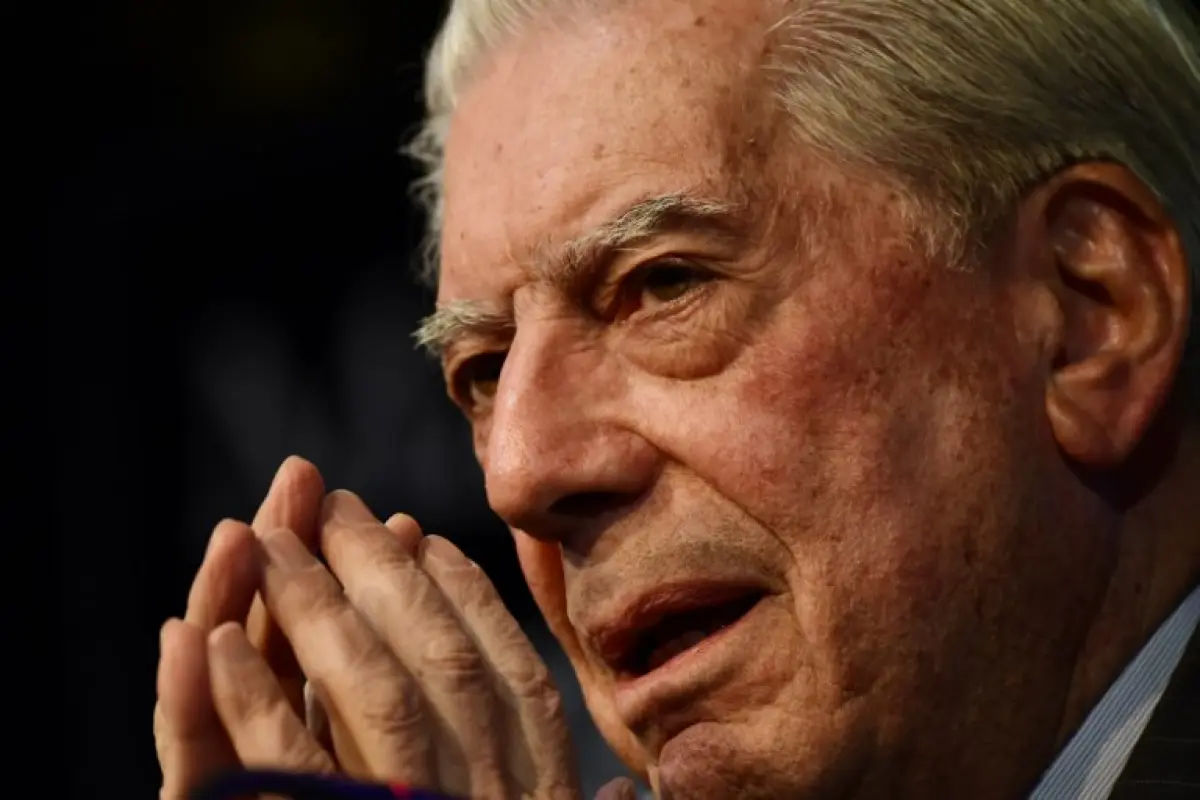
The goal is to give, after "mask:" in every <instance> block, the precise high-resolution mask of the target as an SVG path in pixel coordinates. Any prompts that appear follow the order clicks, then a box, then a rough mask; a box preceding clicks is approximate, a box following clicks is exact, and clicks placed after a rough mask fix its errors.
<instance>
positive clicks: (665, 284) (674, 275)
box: [629, 262, 713, 312]
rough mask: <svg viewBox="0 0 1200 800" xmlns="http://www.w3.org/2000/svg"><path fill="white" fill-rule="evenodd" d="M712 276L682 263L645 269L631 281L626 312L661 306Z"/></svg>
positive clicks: (669, 263)
mask: <svg viewBox="0 0 1200 800" xmlns="http://www.w3.org/2000/svg"><path fill="white" fill-rule="evenodd" d="M712 277H713V276H712V273H710V272H707V271H705V270H703V269H701V268H699V267H695V266H692V265H691V264H686V263H682V262H665V263H660V264H652V265H648V266H646V267H644V268H642V269H641V270H639V271H638V273H637V274H636V275H635V276H634V278H633V286H632V291H631V292H630V294H631V295H632V296H631V297H630V300H631V301H633V303H634V304H635V305H636V306H637V308H632V309H629V311H630V312H633V311H638V310H641V309H646V308H654V307H655V306H661V305H665V304H667V303H670V302H673V301H675V300H678V299H679V298H681V297H683V296H684V295H686V294H687V293H688V292H691V291H692V290H694V289H696V288H697V287H699V286H701V285H702V284H705V283H708V282H709V281H710V280H712Z"/></svg>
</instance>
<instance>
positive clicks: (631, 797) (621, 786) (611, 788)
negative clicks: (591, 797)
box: [596, 778, 637, 800]
mask: <svg viewBox="0 0 1200 800" xmlns="http://www.w3.org/2000/svg"><path fill="white" fill-rule="evenodd" d="M596 800H637V786H636V785H634V783H633V781H631V780H630V779H629V778H616V779H614V780H611V781H609V782H608V783H606V784H604V785H603V786H601V787H600V791H598V792H596Z"/></svg>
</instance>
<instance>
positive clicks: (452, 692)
mask: <svg viewBox="0 0 1200 800" xmlns="http://www.w3.org/2000/svg"><path fill="white" fill-rule="evenodd" d="M402 522H403V521H402V520H395V519H393V522H392V526H388V527H385V526H384V525H383V524H382V523H380V522H379V520H378V519H376V518H375V516H374V515H373V514H372V513H371V511H370V510H369V509H368V508H367V507H366V506H365V505H364V504H363V502H362V501H361V500H360V499H359V498H358V497H356V496H355V495H354V494H352V493H350V492H343V491H338V492H333V493H331V494H330V495H329V496H328V497H327V498H325V506H324V511H323V515H322V526H321V547H322V552H323V553H324V554H325V558H326V560H327V561H328V562H329V566H330V568H331V569H332V570H333V572H334V574H336V575H337V576H338V579H339V580H340V581H341V582H342V585H343V586H344V587H345V592H346V596H347V597H349V598H350V601H351V602H352V603H353V604H354V606H355V607H356V608H357V609H359V611H361V612H362V614H363V616H364V617H366V618H367V620H368V621H369V622H370V623H371V626H372V627H373V628H374V629H375V630H376V631H378V632H379V635H380V636H381V637H382V638H383V639H384V641H386V642H387V644H388V645H389V646H390V647H391V649H392V652H394V653H395V654H396V656H397V657H398V658H399V659H400V661H401V663H403V664H404V665H405V666H406V667H407V668H408V669H409V671H410V672H411V673H412V674H413V676H414V677H415V678H416V680H417V682H418V683H419V684H420V687H421V692H422V693H423V694H424V695H425V698H426V700H427V701H428V703H429V706H430V707H431V709H432V710H433V712H434V713H435V714H436V716H437V717H438V718H439V719H440V720H441V721H442V723H443V725H444V727H445V728H446V729H447V730H448V731H449V732H450V734H451V735H452V736H453V738H454V740H455V742H456V744H457V745H458V747H459V749H460V750H461V752H462V754H463V758H464V760H465V764H462V763H460V764H450V763H448V762H447V763H443V764H442V765H441V767H442V769H441V774H442V775H443V777H444V778H448V777H450V776H451V773H453V772H459V773H461V772H462V771H463V770H465V775H463V777H465V778H466V780H467V785H466V786H463V787H459V786H458V785H453V786H450V785H449V784H448V785H447V788H452V790H453V791H455V792H459V793H463V792H465V793H467V794H469V795H471V796H473V797H503V796H508V795H511V794H512V792H510V791H508V790H507V787H506V783H507V778H508V776H507V775H506V773H507V771H508V770H506V768H505V764H506V759H505V745H504V739H505V738H506V737H505V736H504V735H503V730H504V722H505V720H504V718H503V716H502V710H503V709H502V706H501V704H500V703H499V702H498V698H497V696H496V688H495V683H494V677H493V676H492V674H491V671H490V669H489V668H488V664H487V661H486V660H485V659H484V658H483V655H482V654H481V653H480V652H479V649H478V648H477V647H476V646H475V643H474V641H473V640H472V639H471V637H470V635H468V634H467V632H466V631H465V630H464V629H463V627H462V624H461V622H460V621H459V619H458V617H457V615H456V614H455V613H454V610H453V609H452V608H451V607H450V604H449V603H448V602H447V600H446V598H445V597H443V596H442V593H441V592H440V591H439V590H438V588H437V584H435V583H434V582H433V581H432V580H431V579H430V577H429V576H428V575H426V574H425V573H424V572H423V571H422V570H421V568H420V566H419V565H418V564H417V562H416V559H415V558H414V557H413V554H412V552H411V551H410V550H408V549H407V547H406V546H405V543H406V542H412V541H419V540H420V539H421V533H420V529H419V528H418V527H417V524H416V523H415V522H414V521H413V520H412V519H407V523H406V524H402Z"/></svg>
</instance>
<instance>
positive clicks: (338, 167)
mask: <svg viewBox="0 0 1200 800" xmlns="http://www.w3.org/2000/svg"><path fill="white" fill-rule="evenodd" d="M444 11H445V4H444V3H442V2H430V1H429V0H388V1H387V2H351V1H350V0H316V1H315V2H314V1H312V0H241V2H238V3H207V2H206V3H200V2H176V3H162V2H150V1H149V0H136V1H135V2H112V3H107V4H94V5H93V6H91V7H82V6H81V7H80V8H78V9H76V8H70V9H69V10H67V9H64V8H59V7H47V8H44V9H42V10H40V11H39V12H38V13H43V14H46V15H48V16H49V19H47V20H44V21H46V22H48V23H49V25H48V26H47V28H46V30H47V31H48V38H47V42H48V43H49V51H50V54H51V55H52V56H53V59H54V60H55V63H56V65H57V69H56V70H54V71H53V73H51V72H49V71H48V72H46V75H45V77H46V78H47V79H48V80H49V83H47V84H46V86H47V88H46V90H45V91H44V92H43V93H41V94H39V97H38V103H39V105H40V108H39V109H38V110H37V115H38V119H39V120H40V121H41V122H42V123H43V126H39V127H44V129H45V130H46V131H47V133H46V134H45V138H46V141H44V142H42V144H43V145H48V147H49V148H50V150H51V151H52V157H51V159H50V162H49V166H48V167H47V168H46V171H45V172H43V173H41V175H40V178H41V186H42V187H43V189H44V190H45V191H46V192H47V193H48V201H49V205H48V208H49V215H48V217H47V218H46V220H45V222H44V225H45V227H44V230H42V231H41V232H42V233H44V234H45V244H46V246H47V247H48V248H49V249H48V254H49V270H47V271H46V272H45V277H46V281H47V284H48V285H46V286H45V287H40V286H39V287H38V288H39V290H40V291H44V294H42V295H41V296H42V297H44V298H45V299H46V300H47V301H48V302H47V311H48V314H49V316H48V334H47V336H46V339H45V342H46V346H47V348H48V352H47V353H46V354H45V357H44V359H43V361H42V362H40V363H41V366H43V367H46V369H45V374H39V376H38V379H39V382H40V383H41V384H42V385H44V387H45V389H46V390H47V393H46V396H47V397H48V402H47V404H46V406H45V407H44V408H39V409H37V410H38V411H39V412H42V413H45V414H47V415H48V417H49V422H50V427H49V430H50V432H51V433H50V434H49V436H48V437H47V440H46V442H42V441H40V440H39V441H38V442H36V448H37V449H38V450H39V451H43V450H44V449H46V448H48V449H49V450H50V451H51V453H52V461H53V463H52V473H51V474H52V477H53V480H51V481H49V482H48V483H47V485H48V486H49V487H50V488H51V490H52V491H53V492H54V493H55V496H53V497H51V498H50V501H51V504H50V507H51V508H52V509H53V515H54V518H53V520H52V522H53V525H52V531H53V534H52V536H51V537H50V538H49V541H48V542H46V544H47V545H48V548H49V553H48V554H47V563H48V564H49V565H50V567H49V572H48V574H49V575H50V576H52V577H51V578H50V582H49V583H46V584H42V585H41V597H43V598H46V597H52V598H53V602H51V606H53V607H54V608H55V611H56V615H55V616H54V617H53V619H51V620H49V623H50V625H51V626H52V628H51V630H52V631H53V633H54V635H55V640H56V641H57V642H58V647H59V649H58V650H55V651H52V652H54V653H56V654H58V655H59V656H61V657H60V658H58V659H57V660H53V663H50V664H46V663H44V662H42V661H35V662H34V663H33V664H32V665H27V666H29V668H31V669H32V670H33V671H37V672H41V673H42V675H41V678H42V679H43V680H45V681H46V686H47V687H51V688H50V696H51V697H52V698H53V700H54V701H56V702H58V703H59V704H60V705H61V707H59V706H55V711H54V713H53V714H51V713H48V712H46V711H45V710H44V709H43V710H41V711H37V713H38V714H39V715H40V716H39V720H40V724H43V725H45V726H46V727H47V728H49V729H51V730H47V731H41V729H39V735H41V734H43V733H44V735H47V736H52V737H54V738H53V741H54V742H61V754H62V757H61V758H60V759H59V760H58V762H57V763H59V764H63V765H68V767H67V768H68V770H69V775H65V776H62V778H63V781H64V791H62V792H60V791H52V792H51V794H52V795H53V796H55V797H61V796H71V797H84V796H95V789H96V786H97V785H98V784H97V780H98V776H112V777H116V778H119V779H120V781H121V784H120V785H121V786H122V787H127V789H126V790H125V791H123V792H122V796H125V797H130V798H133V797H154V796H156V793H157V787H158V772H157V766H156V762H155V757H154V748H153V741H152V736H151V713H152V708H153V705H154V683H155V665H156V660H157V656H158V636H157V635H158V629H159V626H160V625H161V623H162V622H163V620H164V619H166V618H167V617H168V616H170V615H178V614H180V613H181V612H182V610H183V604H184V600H185V598H186V593H187V589H188V585H189V583H190V580H191V576H192V574H193V573H194V571H195V570H196V568H197V566H198V565H199V563H200V559H201V555H202V553H203V549H204V546H205V542H206V539H207V537H208V534H209V532H210V530H211V529H212V526H213V525H214V524H215V523H216V522H217V521H219V520H220V519H221V518H222V517H226V516H232V517H238V518H243V519H249V518H250V517H251V516H252V514H253V511H254V508H255V507H256V505H257V504H258V502H259V500H260V499H261V497H262V496H263V494H264V493H265V491H266V488H267V486H268V484H269V482H270V479H271V477H272V474H273V472H274V470H275V467H276V466H277V465H278V464H279V462H280V461H281V460H282V459H283V458H284V457H285V456H287V455H288V454H290V453H299V454H302V455H304V456H306V457H308V458H309V459H311V460H313V461H314V462H316V464H317V465H318V466H319V467H320V468H321V470H322V472H323V473H324V475H325V477H326V480H327V483H328V484H329V486H330V487H345V488H350V489H353V490H355V491H357V492H359V493H360V494H361V495H363V496H364V497H365V499H366V500H367V502H368V503H369V504H370V505H371V507H372V508H373V509H374V510H375V511H376V513H377V514H379V515H380V516H381V517H386V516H387V515H388V514H390V513H393V512H396V511H405V512H408V513H410V514H412V515H413V516H415V517H416V518H417V519H418V520H419V521H420V522H421V523H422V524H423V526H424V527H425V529H426V530H428V531H433V532H438V533H441V534H444V535H446V536H448V537H449V538H451V539H452V540H453V541H455V542H457V543H458V544H459V545H460V546H461V547H462V548H463V549H464V550H465V551H466V552H467V554H468V555H469V556H470V557H472V558H474V559H476V560H477V561H479V562H480V563H481V564H482V565H483V566H484V568H485V569H486V570H487V572H488V573H489V574H490V575H491V576H492V577H493V579H494V581H495V582H496V583H497V585H498V586H499V588H500V590H501V592H502V594H503V595H504V597H505V599H506V600H507V602H508V603H509V605H510V608H511V609H512V610H513V611H514V613H516V614H517V615H518V618H519V619H521V620H522V621H523V622H524V623H526V624H527V626H528V629H529V631H530V633H531V635H532V636H533V638H534V639H535V641H536V642H537V643H538V644H539V646H540V648H541V649H542V650H543V652H544V653H545V655H546V657H547V659H548V660H549V662H550V663H551V665H552V668H553V669H554V671H555V673H556V676H557V677H558V679H559V681H560V685H561V686H562V687H563V688H564V691H565V693H566V695H567V706H568V709H569V712H570V714H571V717H572V723H573V725H574V726H575V728H576V742H577V744H578V747H579V750H580V752H581V761H582V767H583V771H584V777H585V783H586V786H585V788H586V789H588V790H589V791H593V790H594V789H595V788H596V787H597V786H598V785H599V784H600V783H601V782H603V781H604V780H606V779H608V778H610V777H612V776H613V775H615V774H618V771H619V766H618V765H617V764H616V762H615V760H614V759H613V758H612V756H611V755H610V754H609V753H608V751H607V750H606V749H605V748H604V747H603V745H602V743H600V741H599V739H598V737H597V736H596V734H595V731H594V730H592V729H591V727H590V723H589V722H588V720H587V717H586V713H585V712H584V710H583V708H582V704H581V702H580V700H579V698H578V694H577V690H576V689H575V688H574V686H573V684H572V683H571V678H570V671H569V669H568V668H567V667H566V665H565V664H564V663H563V660H562V658H561V656H560V655H559V654H558V653H557V651H556V650H555V649H554V648H553V646H552V644H551V643H550V641H549V640H548V637H547V635H546V634H545V632H544V631H543V630H542V629H541V628H540V626H539V624H538V620H537V618H536V614H535V611H534V609H533V606H532V602H531V600H530V599H529V597H528V595H527V593H526V591H525V588H524V585H523V583H522V581H521V578H520V573H519V571H518V569H517V565H516V560H515V556H514V554H513V550H512V545H511V542H510V540H509V538H508V535H507V533H506V531H505V530H504V528H503V527H502V525H500V524H499V522H498V520H496V519H495V518H494V517H493V516H492V515H491V513H490V512H489V510H488V509H487V506H486V504H485V501H484V494H483V488H482V482H481V478H480V474H479V470H478V468H477V466H476V464H475V463H474V460H473V458H472V456H471V452H470V447H469V439H468V435H467V431H466V428H465V425H464V424H463V423H462V422H461V421H460V420H459V418H458V417H457V415H456V413H455V412H454V411H453V410H452V408H451V406H450V404H449V402H448V401H447V400H446V399H445V396H444V391H443V386H442V383H441V378H440V376H439V373H438V371H437V369H436V367H435V365H434V364H433V363H432V362H430V361H428V360H427V359H426V358H425V357H424V356H423V355H422V354H421V353H419V352H418V351H417V350H415V349H414V347H413V343H412V340H411V336H410V334H411V331H412V330H413V328H414V325H415V323H416V321H417V320H418V318H420V317H421V316H422V315H423V314H425V313H427V312H428V311H429V310H430V309H431V308H432V297H431V296H430V295H429V294H428V292H426V291H424V290H421V289H419V288H418V287H417V286H416V283H415V281H414V279H413V278H412V270H413V266H414V263H415V252H416V247H417V244H418V241H419V236H420V230H421V224H422V221H421V219H420V218H419V216H418V215H417V214H416V212H415V211H414V209H413V208H412V206H411V204H410V202H409V197H408V191H407V186H408V184H409V182H410V181H411V180H412V178H413V177H414V173H413V171H412V166H411V164H409V163H408V162H407V161H406V160H405V159H404V158H403V157H402V156H401V155H399V153H398V150H399V147H400V145H401V143H402V141H404V140H405V139H407V138H408V137H409V136H410V135H411V133H412V132H413V129H414V125H415V123H416V121H417V120H418V118H419V109H420V89H421V58H422V56H423V54H424V52H425V50H426V48H427V47H428V44H429V42H430V40H431V38H432V36H433V34H434V31H435V30H436V27H437V25H438V23H439V22H440V20H441V17H442V15H443V13H444ZM35 66H36V65H35ZM17 77H18V79H19V78H20V76H19V75H18V76H17ZM10 297H11V295H10ZM18 333H19V332H18ZM18 344H21V343H20V342H18ZM36 396H37V397H38V398H39V400H40V395H36ZM18 427H19V426H18ZM17 435H18V436H19V435H20V433H19V432H18V434H17ZM43 488H45V487H43ZM39 526H40V527H39V530H44V528H45V523H44V520H40V521H39ZM37 574H38V575H39V577H40V575H41V573H37ZM60 667H61V669H62V670H65V674H61V675H60V674H59V671H58V670H59V668H60ZM53 687H57V688H56V689H55V688H53ZM64 687H65V692H64ZM27 734H29V735H30V736H32V735H33V734H32V729H31V731H27Z"/></svg>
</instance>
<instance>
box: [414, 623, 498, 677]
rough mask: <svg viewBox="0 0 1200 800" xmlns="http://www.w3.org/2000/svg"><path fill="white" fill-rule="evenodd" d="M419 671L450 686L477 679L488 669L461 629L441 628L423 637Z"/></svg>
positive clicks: (487, 671)
mask: <svg viewBox="0 0 1200 800" xmlns="http://www.w3.org/2000/svg"><path fill="white" fill-rule="evenodd" d="M421 671H422V673H424V674H429V675H431V676H434V677H436V678H437V679H438V681H441V682H445V683H448V684H450V685H451V686H454V687H460V686H466V685H470V684H474V683H478V682H480V681H483V680H485V679H487V677H488V673H489V670H488V666H487V662H486V661H484V658H483V656H482V654H480V652H479V650H478V649H476V647H475V644H474V642H472V641H471V639H470V638H469V637H468V636H467V635H466V634H465V633H464V632H463V631H461V630H443V631H441V632H440V633H435V634H434V635H432V636H429V637H428V638H427V639H426V640H425V643H424V646H423V647H422V648H421Z"/></svg>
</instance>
